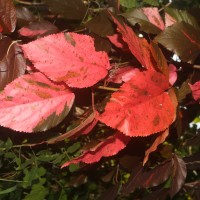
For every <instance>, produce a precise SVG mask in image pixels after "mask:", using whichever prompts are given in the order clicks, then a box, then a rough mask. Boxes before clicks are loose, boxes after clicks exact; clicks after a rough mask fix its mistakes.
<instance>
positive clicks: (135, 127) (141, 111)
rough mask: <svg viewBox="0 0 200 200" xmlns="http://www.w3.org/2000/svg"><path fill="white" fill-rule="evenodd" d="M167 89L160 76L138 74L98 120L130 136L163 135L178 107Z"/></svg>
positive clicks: (167, 85) (124, 86) (153, 72)
mask: <svg viewBox="0 0 200 200" xmlns="http://www.w3.org/2000/svg"><path fill="white" fill-rule="evenodd" d="M168 88H169V82H168V80H167V79H166V77H165V76H163V75H162V74H161V73H158V72H156V71H151V70H150V71H145V72H138V73H136V74H135V76H134V77H132V79H131V80H130V81H128V82H126V83H124V84H123V85H122V86H121V88H120V89H119V91H117V92H114V93H113V94H112V96H111V99H110V102H108V103H107V105H106V108H105V111H104V113H103V114H102V115H100V117H99V120H100V121H101V122H103V123H105V124H106V125H108V126H110V127H112V128H114V129H118V130H119V131H121V132H123V133H124V134H126V135H128V136H148V135H151V134H153V133H156V132H160V131H163V130H165V129H166V128H168V127H169V125H170V124H171V123H172V122H173V121H174V119H175V103H173V102H172V100H171V98H170V96H169V94H168V93H167V92H165V91H166V90H167V89H168Z"/></svg>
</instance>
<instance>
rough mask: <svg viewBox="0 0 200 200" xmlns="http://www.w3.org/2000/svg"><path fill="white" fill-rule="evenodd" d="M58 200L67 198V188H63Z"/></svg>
mask: <svg viewBox="0 0 200 200" xmlns="http://www.w3.org/2000/svg"><path fill="white" fill-rule="evenodd" d="M58 200H67V194H66V192H65V190H63V189H62V190H61V192H60V196H59V199H58Z"/></svg>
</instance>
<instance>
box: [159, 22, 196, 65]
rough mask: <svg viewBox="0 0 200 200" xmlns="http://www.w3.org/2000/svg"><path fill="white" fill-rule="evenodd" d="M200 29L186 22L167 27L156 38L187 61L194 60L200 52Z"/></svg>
mask: <svg viewBox="0 0 200 200" xmlns="http://www.w3.org/2000/svg"><path fill="white" fill-rule="evenodd" d="M199 32H200V29H196V28H194V27H193V26H191V25H190V24H187V23H186V22H183V21H182V22H177V23H175V24H173V25H172V26H169V27H167V28H166V29H165V30H164V31H163V32H162V33H160V34H159V35H158V36H157V37H156V38H155V40H156V41H157V42H159V43H160V44H162V45H163V46H164V47H166V48H167V49H168V50H170V51H173V52H174V53H176V54H177V55H178V56H179V57H181V59H182V60H183V61H185V62H193V61H194V60H195V59H196V58H197V56H198V55H199V53H200V34H199Z"/></svg>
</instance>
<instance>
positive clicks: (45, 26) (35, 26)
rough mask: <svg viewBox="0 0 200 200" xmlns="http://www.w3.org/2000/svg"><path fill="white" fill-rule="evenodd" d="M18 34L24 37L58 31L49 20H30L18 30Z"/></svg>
mask: <svg viewBox="0 0 200 200" xmlns="http://www.w3.org/2000/svg"><path fill="white" fill-rule="evenodd" d="M18 32H19V34H20V35H22V36H25V37H36V36H44V35H49V34H52V33H56V32H58V28H57V27H56V26H55V25H53V24H52V23H50V22H49V21H46V20H44V21H39V22H32V23H30V24H29V25H27V26H25V27H23V28H21V29H20V30H18Z"/></svg>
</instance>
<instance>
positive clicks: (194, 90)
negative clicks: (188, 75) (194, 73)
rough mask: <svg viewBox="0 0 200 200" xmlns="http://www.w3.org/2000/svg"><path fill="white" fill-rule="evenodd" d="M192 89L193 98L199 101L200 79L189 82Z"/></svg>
mask: <svg viewBox="0 0 200 200" xmlns="http://www.w3.org/2000/svg"><path fill="white" fill-rule="evenodd" d="M189 86H190V89H191V90H192V96H193V98H194V99H195V100H196V101H198V100H200V81H197V82H196V83H194V84H193V85H192V84H189Z"/></svg>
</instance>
